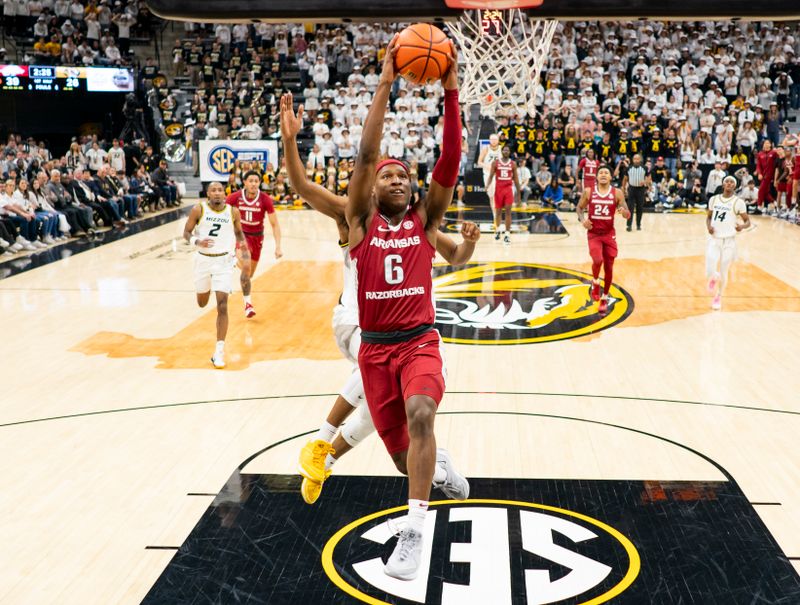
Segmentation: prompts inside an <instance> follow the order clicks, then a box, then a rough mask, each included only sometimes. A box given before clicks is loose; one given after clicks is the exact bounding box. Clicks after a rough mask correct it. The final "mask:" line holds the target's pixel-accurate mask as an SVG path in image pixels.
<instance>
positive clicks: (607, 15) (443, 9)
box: [147, 0, 800, 23]
mask: <svg viewBox="0 0 800 605" xmlns="http://www.w3.org/2000/svg"><path fill="white" fill-rule="evenodd" d="M147 4H148V6H149V7H150V10H151V11H152V12H153V13H155V14H156V15H158V16H160V17H164V18H166V19H178V20H184V21H201V22H203V21H204V22H223V21H224V22H245V23H250V22H258V21H270V22H281V21H284V22H297V21H312V22H317V23H321V22H345V23H348V22H351V21H365V22H375V21H394V22H396V21H431V20H434V21H435V20H451V19H456V18H458V16H459V15H460V14H461V12H462V11H461V10H459V9H455V8H450V7H449V6H448V2H446V0H403V1H402V2H388V1H382V0H377V1H376V0H337V1H336V2H331V1H330V0H272V1H270V2H263V0H214V2H210V1H205V2H188V1H187V0H147ZM449 4H452V5H454V6H455V5H459V4H469V5H470V8H479V7H480V6H481V5H483V6H484V7H485V8H490V7H491V5H492V0H485V1H481V0H449ZM512 4H515V5H520V4H522V5H531V4H535V2H533V1H531V0H527V1H525V0H521V2H516V1H514V2H512ZM526 10H529V11H530V12H531V13H532V14H533V15H534V16H535V18H537V19H560V20H584V19H640V18H653V19H669V20H697V19H746V20H776V19H780V20H786V19H800V2H798V0H769V2H753V1H752V0H694V1H692V0H675V1H674V2H653V1H652V0H626V1H625V2H621V1H619V0H616V1H613V0H544V2H543V3H542V4H541V6H538V7H535V8H530V9H526Z"/></svg>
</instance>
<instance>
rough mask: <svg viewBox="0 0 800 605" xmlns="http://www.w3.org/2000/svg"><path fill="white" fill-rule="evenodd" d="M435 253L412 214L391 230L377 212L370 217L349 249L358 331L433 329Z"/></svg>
mask: <svg viewBox="0 0 800 605" xmlns="http://www.w3.org/2000/svg"><path fill="white" fill-rule="evenodd" d="M435 254H436V249H435V248H434V247H433V246H432V245H431V243H430V242H429V241H428V237H427V235H426V234H425V226H424V225H423V224H422V220H421V219H420V217H419V215H418V214H417V212H416V210H414V209H411V210H409V211H408V213H407V214H406V215H405V217H403V220H402V221H400V224H399V225H396V226H394V227H392V226H391V225H390V224H389V221H388V220H387V219H386V217H384V216H383V215H381V214H380V213H378V214H376V215H375V216H374V218H373V219H372V224H371V225H370V226H369V229H368V230H367V233H366V235H365V237H364V239H363V240H362V241H361V242H359V243H358V245H357V246H356V247H355V248H351V249H350V258H352V259H353V273H354V274H355V278H356V284H358V325H359V326H360V327H361V329H362V330H364V331H366V332H398V331H406V330H413V329H414V328H418V327H419V326H422V325H425V324H433V320H434V317H435V312H434V308H433V280H432V277H431V270H432V268H433V257H434V256H435Z"/></svg>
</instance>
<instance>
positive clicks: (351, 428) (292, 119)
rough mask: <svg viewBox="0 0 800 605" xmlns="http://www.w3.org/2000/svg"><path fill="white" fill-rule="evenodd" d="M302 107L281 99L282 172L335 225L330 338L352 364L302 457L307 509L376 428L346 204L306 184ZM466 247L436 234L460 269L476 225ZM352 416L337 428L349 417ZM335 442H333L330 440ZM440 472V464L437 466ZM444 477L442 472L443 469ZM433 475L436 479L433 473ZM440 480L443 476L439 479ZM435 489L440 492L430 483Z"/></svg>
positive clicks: (466, 231)
mask: <svg viewBox="0 0 800 605" xmlns="http://www.w3.org/2000/svg"><path fill="white" fill-rule="evenodd" d="M302 120H303V106H302V105H301V106H300V107H299V108H298V111H297V115H295V113H294V100H293V98H292V94H291V93H287V94H285V95H283V96H282V97H281V135H282V138H283V149H284V154H285V158H286V169H287V171H288V173H289V179H290V181H291V182H292V186H293V188H294V189H295V191H297V193H298V194H299V195H300V197H301V198H302V199H303V200H304V201H305V202H306V203H308V204H309V205H310V206H311V207H312V208H314V209H315V210H317V211H319V212H321V213H322V214H324V215H325V216H328V217H330V218H332V219H333V220H334V221H335V222H336V226H337V228H338V231H339V246H340V247H341V249H342V252H343V254H344V265H343V278H344V279H343V290H342V296H341V297H340V299H339V304H338V305H336V307H335V308H334V311H333V332H334V335H335V337H336V344H337V346H338V347H339V350H340V351H341V352H342V354H343V355H344V356H345V358H347V359H348V360H349V361H351V362H352V363H353V372H352V374H351V375H350V378H349V379H348V380H347V383H346V384H345V386H344V388H343V389H342V390H341V392H340V394H339V396H338V397H337V399H336V402H335V403H334V404H333V407H332V408H331V410H330V412H329V413H328V417H327V418H326V420H325V422H323V423H322V426H321V427H320V429H319V431H318V432H317V434H316V435H315V436H314V438H313V439H311V440H310V441H309V442H308V443H306V445H305V446H304V447H303V449H302V450H301V452H300V474H301V475H303V482H302V484H301V487H300V493H301V494H302V496H303V499H304V500H305V501H306V502H307V503H308V504H313V503H314V502H316V500H317V499H318V498H319V495H320V493H321V491H322V484H323V482H324V481H325V480H326V479H327V478H328V477H329V476H330V473H331V468H332V466H333V465H334V464H335V463H336V461H337V460H339V459H341V457H342V456H344V455H345V454H346V453H347V452H348V451H350V450H351V449H352V448H354V447H355V446H356V445H358V444H359V443H361V442H362V441H363V440H364V439H366V438H367V437H368V436H369V435H371V434H372V433H373V432H374V431H375V425H374V424H373V422H372V417H371V416H370V413H369V408H368V406H367V405H365V404H364V385H363V381H362V379H361V372H360V370H359V368H358V362H357V357H358V349H359V347H360V345H361V329H360V328H359V327H358V301H357V295H356V283H355V274H354V272H353V267H352V263H351V261H350V253H349V246H348V238H349V237H350V230H349V227H348V226H347V220H346V219H345V208H346V206H347V198H346V197H342V196H338V195H335V194H333V193H331V192H330V191H328V190H327V189H325V188H324V187H322V186H320V185H317V184H316V183H313V182H310V181H309V180H308V179H307V178H306V173H305V168H304V166H303V163H302V161H301V160H300V154H299V152H298V149H297V140H296V137H297V133H298V132H299V131H300V129H301V127H302ZM461 235H462V237H463V238H464V241H463V242H462V243H461V244H459V245H456V243H455V242H454V241H453V240H452V239H451V238H449V237H448V236H446V235H445V234H443V233H441V232H437V234H436V250H437V251H438V252H439V254H441V255H442V257H443V258H444V259H445V260H446V261H447V262H448V263H450V264H451V265H463V264H464V263H466V262H467V261H468V260H469V259H470V258H471V257H472V253H473V252H474V250H475V243H476V242H477V241H478V239H479V238H480V230H479V229H478V226H477V225H475V224H474V223H464V224H462V226H461ZM354 410H355V411H356V414H355V416H353V417H352V418H350V420H348V421H347V424H345V425H344V426H342V427H341V430H340V431H339V434H338V435H337V434H336V431H337V430H339V428H340V426H341V425H342V423H344V421H345V419H347V418H348V417H349V416H350V414H351V413H352V412H353V411H354ZM334 436H335V439H334ZM437 464H438V465H440V466H443V465H442V464H440V463H437ZM443 470H444V471H445V475H446V470H447V469H446V468H443ZM434 474H435V473H434ZM439 474H440V475H441V474H442V473H441V472H440V473H439ZM433 485H434V487H440V486H439V485H438V484H437V483H436V482H435V481H434V484H433Z"/></svg>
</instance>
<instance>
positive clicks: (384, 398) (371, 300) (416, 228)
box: [346, 36, 469, 580]
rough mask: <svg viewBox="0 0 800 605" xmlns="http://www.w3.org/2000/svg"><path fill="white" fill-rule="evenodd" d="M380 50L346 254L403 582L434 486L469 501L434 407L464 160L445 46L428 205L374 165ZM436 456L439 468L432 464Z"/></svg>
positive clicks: (389, 70)
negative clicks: (439, 271) (390, 477)
mask: <svg viewBox="0 0 800 605" xmlns="http://www.w3.org/2000/svg"><path fill="white" fill-rule="evenodd" d="M396 41H397V36H395V38H393V39H392V41H391V43H390V44H389V47H388V48H387V51H386V56H385V58H384V62H383V70H382V72H381V77H380V81H379V83H378V87H377V89H376V91H375V94H374V97H373V100H372V105H371V107H370V109H369V113H368V114H367V118H366V121H365V123H364V129H363V131H362V135H361V144H360V148H359V152H358V161H357V162H356V166H355V170H354V172H353V176H352V178H351V180H350V187H349V190H348V200H347V207H346V218H347V224H348V226H349V236H348V238H349V239H348V241H349V244H350V258H351V260H352V261H353V264H354V267H355V272H356V284H357V285H358V291H357V294H358V323H359V326H361V330H362V331H361V348H360V349H359V353H358V365H359V367H360V368H361V375H362V378H363V380H364V393H365V395H366V398H367V404H368V405H369V411H370V414H372V420H373V421H374V423H375V428H376V429H377V430H378V434H379V435H380V436H381V439H383V442H384V444H385V446H386V449H387V450H388V452H389V454H390V455H391V457H392V459H393V460H394V462H395V465H396V466H397V468H398V470H400V471H401V472H405V473H406V474H407V475H408V516H407V526H406V527H405V528H404V529H403V531H402V532H400V537H399V539H398V541H397V545H396V546H395V548H394V551H393V552H392V554H391V556H390V557H389V560H388V561H387V563H386V566H385V567H384V571H385V573H386V574H387V575H389V576H392V577H394V578H398V579H401V580H412V579H414V578H416V576H417V572H418V569H419V564H420V560H421V557H422V540H423V527H424V523H425V514H426V512H427V509H428V499H429V498H430V492H431V483H432V482H433V481H436V482H437V483H441V484H442V485H446V486H447V492H448V493H449V494H450V496H451V497H452V498H456V499H466V498H467V497H468V496H469V483H468V482H467V480H466V479H465V478H464V477H462V476H460V475H459V474H458V473H457V472H456V470H455V469H454V468H453V463H452V461H451V460H450V457H449V456H448V454H447V452H445V451H444V450H442V449H439V450H437V448H436V437H435V435H434V432H433V426H434V419H435V417H436V408H437V406H438V404H439V402H440V401H441V399H442V395H443V394H444V376H443V368H442V356H441V354H440V352H439V347H440V337H439V333H438V332H437V331H436V330H434V329H433V322H434V315H435V313H434V307H433V296H432V292H431V289H432V278H431V269H432V266H433V257H434V252H435V250H436V248H435V243H436V232H437V230H438V228H439V224H440V223H441V221H442V219H443V217H444V213H445V211H446V210H447V207H448V205H449V204H450V201H451V200H452V199H453V189H454V188H455V185H456V181H457V179H458V167H459V161H460V157H461V118H460V115H459V106H458V69H457V65H456V57H455V55H456V52H455V47H454V46H453V45H452V43H451V44H450V48H451V51H450V57H449V62H450V67H449V69H448V70H447V72H446V73H445V74H444V75H443V76H442V85H443V87H444V107H445V110H444V129H443V137H442V151H441V156H440V157H439V160H438V161H437V162H436V166H435V167H434V169H433V173H432V178H431V184H430V188H429V190H428V194H427V195H426V197H425V199H423V200H421V201H419V202H416V203H415V204H413V205H409V204H410V201H411V181H410V177H409V173H408V169H407V168H406V166H405V164H403V163H402V162H399V161H397V160H384V161H382V162H379V157H380V146H381V136H382V134H383V133H382V131H383V120H384V115H385V114H386V106H387V104H388V102H389V92H390V89H391V87H392V83H393V82H394V79H395V70H394V65H393V61H394V48H395V44H396ZM437 459H438V460H439V461H440V462H441V465H440V466H437ZM437 473H440V474H443V476H437Z"/></svg>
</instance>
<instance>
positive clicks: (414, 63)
mask: <svg viewBox="0 0 800 605" xmlns="http://www.w3.org/2000/svg"><path fill="white" fill-rule="evenodd" d="M450 52H451V50H450V40H449V39H448V38H447V36H445V34H444V32H443V31H442V30H440V29H439V28H438V27H436V26H434V25H429V24H427V23H415V24H414V25H409V26H408V27H407V28H405V29H404V30H403V31H402V32H400V37H399V38H398V39H397V52H396V53H395V55H394V67H395V70H396V71H397V73H399V74H400V75H401V76H403V77H404V78H405V79H406V80H408V81H409V82H411V83H412V84H422V85H427V84H433V83H434V82H436V80H439V79H441V77H442V75H443V74H444V73H445V72H446V71H447V67H448V64H449V61H448V59H447V56H448V55H449V54H450Z"/></svg>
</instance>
